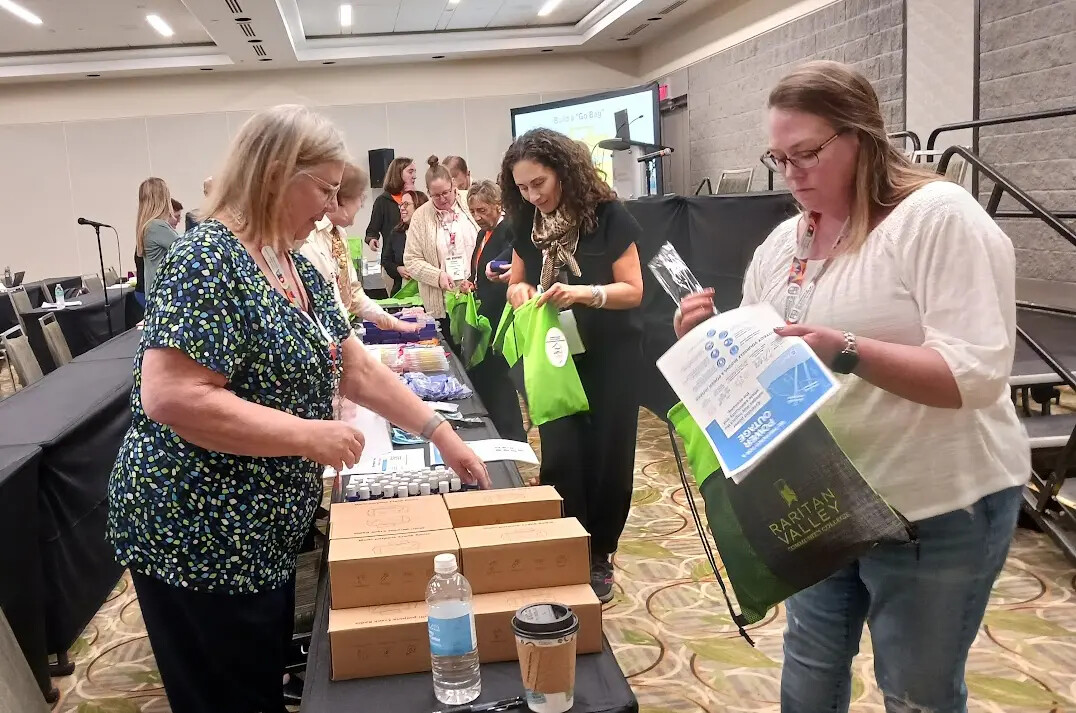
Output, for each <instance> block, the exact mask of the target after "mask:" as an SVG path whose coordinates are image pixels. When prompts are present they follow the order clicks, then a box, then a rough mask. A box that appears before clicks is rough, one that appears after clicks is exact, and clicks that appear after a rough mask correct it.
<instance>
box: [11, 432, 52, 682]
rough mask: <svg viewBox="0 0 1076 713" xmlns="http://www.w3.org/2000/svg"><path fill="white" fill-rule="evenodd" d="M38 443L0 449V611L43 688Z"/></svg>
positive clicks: (45, 669) (44, 652) (45, 667)
mask: <svg viewBox="0 0 1076 713" xmlns="http://www.w3.org/2000/svg"><path fill="white" fill-rule="evenodd" d="M40 458H41V449H40V448H38V447H37V446H8V447H4V448H0V609H2V610H3V612H4V616H6V617H7V620H8V623H9V624H11V629H12V631H13V632H14V633H15V638H16V639H17V640H18V642H19V646H20V648H22V653H23V655H24V656H25V657H26V661H27V663H29V664H30V670H31V671H32V672H33V674H34V678H35V679H36V680H37V685H38V686H39V687H40V688H41V691H42V692H43V693H44V692H47V691H48V690H49V689H51V688H52V683H51V682H50V680H49V661H48V647H47V646H46V644H45V612H44V608H43V607H44V598H45V593H44V584H43V582H42V578H41V551H40V547H39V544H38V509H37V469H38V463H39V460H40Z"/></svg>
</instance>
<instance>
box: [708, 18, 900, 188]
mask: <svg viewBox="0 0 1076 713" xmlns="http://www.w3.org/2000/svg"><path fill="white" fill-rule="evenodd" d="M903 57H904V8H903V2H902V0H839V1H838V2H834V3H832V4H830V5H827V6H826V7H823V8H822V9H820V10H817V11H816V12H813V13H810V14H808V15H804V16H803V17H800V18H797V19H795V20H793V21H792V22H789V23H786V24H784V25H782V26H780V27H777V28H774V29H773V30H771V31H769V32H766V33H763V34H761V35H759V36H757V37H754V38H752V39H750V40H747V41H746V42H742V43H741V44H739V45H736V46H735V47H731V48H729V49H727V50H725V51H724V52H719V53H718V54H715V55H713V56H712V57H709V58H707V59H705V60H703V61H702V62H699V63H697V64H694V65H692V66H691V67H689V68H688V112H689V116H688V124H689V143H690V150H691V164H690V175H691V184H692V185H691V190H694V187H695V186H698V184H699V182H700V181H702V179H703V178H706V177H709V178H710V180H711V181H712V182H713V184H714V187H715V189H716V187H717V179H718V176H720V175H721V171H723V170H732V169H738V168H755V169H756V170H755V175H754V183H753V185H752V188H753V189H754V190H764V189H765V187H766V169H765V168H764V167H763V166H762V164H760V163H759V161H758V157H759V155H761V154H762V152H763V151H764V150H765V148H766V134H765V124H764V119H765V106H766V97H767V95H768V94H769V91H770V88H771V87H773V85H774V84H776V83H777V81H778V80H779V79H780V78H781V77H782V76H784V75H785V74H787V73H788V72H789V71H791V70H792V69H793V68H794V67H795V66H796V65H798V64H801V63H803V62H805V61H808V60H812V59H831V60H838V61H841V62H848V63H849V64H852V65H854V66H856V67H857V68H859V69H860V70H861V71H862V72H863V73H864V74H866V76H867V77H868V78H869V79H870V80H871V81H872V82H873V84H874V87H875V89H876V91H877V92H878V96H879V98H880V99H881V101H882V108H883V111H884V112H885V116H886V121H887V124H888V127H889V130H890V131H898V130H901V129H903V128H904V98H905V87H904V71H903V68H904V59H903ZM776 185H778V186H780V185H781V181H780V178H779V177H778V179H777V181H776Z"/></svg>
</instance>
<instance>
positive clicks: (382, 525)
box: [329, 495, 452, 540]
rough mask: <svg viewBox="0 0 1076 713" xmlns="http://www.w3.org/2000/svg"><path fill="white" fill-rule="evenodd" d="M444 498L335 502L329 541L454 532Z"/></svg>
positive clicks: (331, 513)
mask: <svg viewBox="0 0 1076 713" xmlns="http://www.w3.org/2000/svg"><path fill="white" fill-rule="evenodd" d="M451 529H452V519H451V518H450V517H449V516H448V508H447V507H446V506H445V501H444V499H443V498H439V497H433V496H431V495H427V496H425V497H414V498H401V499H399V500H397V499H395V498H394V499H392V500H371V501H367V502H357V503H335V504H334V505H333V506H332V508H331V510H330V511H329V539H330V540H335V539H340V538H344V537H370V536H372V535H393V534H404V533H409V532H430V531H432V530H451Z"/></svg>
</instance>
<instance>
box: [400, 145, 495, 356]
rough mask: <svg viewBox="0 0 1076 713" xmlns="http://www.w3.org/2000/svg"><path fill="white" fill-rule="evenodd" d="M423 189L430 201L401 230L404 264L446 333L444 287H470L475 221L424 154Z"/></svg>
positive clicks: (462, 289) (436, 164)
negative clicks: (404, 235)
mask: <svg viewBox="0 0 1076 713" xmlns="http://www.w3.org/2000/svg"><path fill="white" fill-rule="evenodd" d="M428 163H429V165H430V168H429V170H427V171H426V188H427V190H428V191H429V194H430V202H429V203H426V204H424V205H423V206H422V207H421V208H419V209H418V210H416V211H415V215H414V216H413V217H412V218H411V227H410V228H409V229H408V230H407V247H406V248H405V249H404V267H406V268H407V270H408V271H409V272H410V273H411V276H412V277H414V278H415V279H416V280H418V290H419V294H420V295H421V296H422V302H423V304H424V305H425V306H426V311H427V312H428V313H429V314H430V316H431V317H435V318H436V319H437V320H438V322H440V324H441V332H442V333H443V334H444V335H445V336H446V338H447V337H448V333H449V329H448V316H447V312H445V292H454V291H459V292H470V291H472V290H473V289H474V283H472V282H470V281H469V279H468V278H469V276H470V272H471V259H472V257H473V255H474V249H475V244H476V242H477V240H478V223H476V222H475V219H474V218H473V217H472V216H471V210H470V208H468V207H467V201H466V200H464V199H463V198H462V197H461V196H460V193H459V191H458V190H457V189H456V187H455V186H454V185H453V184H452V176H451V175H450V174H449V172H448V169H447V168H445V167H444V166H443V165H442V164H441V163H440V161H439V160H438V158H437V157H436V156H430V159H429V161H428Z"/></svg>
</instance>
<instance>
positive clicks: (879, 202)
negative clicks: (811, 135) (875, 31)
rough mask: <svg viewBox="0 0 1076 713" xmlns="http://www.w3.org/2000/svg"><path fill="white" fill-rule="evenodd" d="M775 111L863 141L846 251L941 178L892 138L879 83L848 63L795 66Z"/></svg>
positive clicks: (779, 90) (772, 101) (772, 102)
mask: <svg viewBox="0 0 1076 713" xmlns="http://www.w3.org/2000/svg"><path fill="white" fill-rule="evenodd" d="M767 105H768V106H769V107H770V108H771V109H792V110H795V111H802V112H804V113H807V114H813V115H815V116H817V117H820V118H822V119H825V120H826V121H827V122H829V124H830V125H831V126H832V127H833V130H834V131H836V132H839V133H846V132H847V133H854V134H855V135H856V137H857V138H858V139H859V157H858V159H857V163H856V174H855V183H854V188H853V195H852V207H851V212H850V213H849V216H848V233H847V235H846V239H845V240H844V241H843V242H842V243H841V250H842V251H847V252H854V251H855V250H858V249H859V247H860V246H861V245H863V243H864V242H865V241H866V240H867V236H868V235H869V234H870V231H871V227H872V226H873V225H874V224H875V222H876V221H877V220H878V218H879V216H881V215H882V214H884V213H885V212H886V211H888V210H890V209H891V208H893V207H894V206H895V205H897V204H898V203H900V202H901V201H902V200H904V199H905V198H907V197H908V196H909V195H910V194H911V193H913V192H914V191H916V190H917V189H919V188H921V187H922V186H924V185H926V184H927V183H930V182H932V181H938V180H941V178H942V177H941V176H939V175H938V174H937V173H935V172H933V171H928V170H926V169H923V168H919V167H917V166H915V165H913V164H912V163H911V162H910V161H909V160H908V158H907V157H906V156H905V155H904V154H903V153H901V152H900V151H898V150H897V148H896V147H894V146H893V145H892V144H891V143H890V142H889V137H888V136H887V134H886V130H885V120H884V119H883V118H882V108H881V105H880V104H879V102H878V95H877V94H876V93H875V91H874V87H872V86H871V83H870V82H869V81H868V80H867V78H866V77H864V76H863V75H862V74H860V73H859V72H857V71H856V70H855V69H853V68H852V67H850V66H849V65H847V64H842V63H840V62H831V61H826V60H819V61H815V62H808V63H807V64H805V65H803V66H801V67H799V68H798V69H796V70H794V71H793V72H792V73H791V74H789V75H787V76H785V77H784V79H782V80H781V81H780V82H778V83H777V86H775V87H774V88H773V90H772V91H771V92H770V97H769V100H768V102H767Z"/></svg>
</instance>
